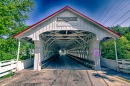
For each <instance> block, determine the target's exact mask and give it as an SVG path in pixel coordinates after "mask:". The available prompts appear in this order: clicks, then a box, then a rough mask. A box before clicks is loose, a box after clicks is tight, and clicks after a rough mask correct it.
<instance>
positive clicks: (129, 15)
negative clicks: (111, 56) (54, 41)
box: [26, 0, 130, 27]
mask: <svg viewBox="0 0 130 86" xmlns="http://www.w3.org/2000/svg"><path fill="white" fill-rule="evenodd" d="M34 2H35V6H34V9H33V11H32V12H31V13H30V14H29V16H30V19H29V20H27V21H26V25H32V24H35V23H37V22H38V21H40V20H42V19H44V18H46V17H47V16H49V15H51V14H53V13H54V12H56V11H58V10H60V9H62V8H63V7H65V6H67V5H68V6H70V7H71V8H73V9H75V10H77V11H78V12H80V13H82V14H84V15H86V16H88V17H89V18H91V19H93V20H95V21H97V22H98V23H100V24H102V25H104V26H107V27H110V26H115V25H117V24H118V25H121V26H130V0H34Z"/></svg>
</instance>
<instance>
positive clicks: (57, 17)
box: [13, 6, 120, 70]
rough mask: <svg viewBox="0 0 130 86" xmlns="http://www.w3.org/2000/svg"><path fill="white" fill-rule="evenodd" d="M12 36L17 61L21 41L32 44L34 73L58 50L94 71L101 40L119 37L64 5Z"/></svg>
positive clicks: (96, 66) (98, 58)
mask: <svg viewBox="0 0 130 86" xmlns="http://www.w3.org/2000/svg"><path fill="white" fill-rule="evenodd" d="M13 37H14V38H16V39H18V40H19V43H18V45H19V47H18V55H17V59H18V58H19V50H20V40H22V39H24V40H27V41H32V42H33V43H34V44H35V56H34V70H41V62H42V61H43V60H47V59H49V58H51V57H52V56H54V55H56V54H58V53H59V51H60V50H61V51H65V52H66V55H68V56H70V57H75V58H79V59H84V61H86V63H87V62H88V61H89V62H90V63H89V64H92V65H91V66H92V68H93V69H95V70H100V46H99V45H100V41H101V40H103V39H104V38H108V37H109V38H113V39H116V38H119V37H120V35H118V34H117V33H115V32H113V31H112V30H110V29H109V28H107V27H105V26H103V25H101V24H99V23H97V22H96V21H94V20H92V19H90V18H89V17H87V16H85V15H83V14H81V13H79V12H78V11H76V10H74V9H72V8H71V7H69V6H66V7H64V8H62V9H60V10H59V11H57V12H55V13H54V14H52V15H50V16H48V17H47V18H45V19H43V20H41V21H39V22H38V23H36V24H34V25H32V26H30V27H29V28H27V29H25V30H23V31H22V32H20V33H18V34H16V35H14V36H13ZM115 48H116V46H115ZM115 50H116V49H115ZM115 56H116V57H117V54H115Z"/></svg>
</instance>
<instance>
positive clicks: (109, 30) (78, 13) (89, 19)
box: [13, 6, 121, 38]
mask: <svg viewBox="0 0 130 86" xmlns="http://www.w3.org/2000/svg"><path fill="white" fill-rule="evenodd" d="M66 9H68V10H70V11H72V12H74V13H75V14H77V15H79V16H81V17H83V18H84V19H87V20H88V21H90V22H92V23H94V24H96V25H97V26H99V27H101V28H103V29H104V30H106V31H108V32H110V33H112V34H114V35H116V36H117V37H121V36H120V35H119V34H117V33H116V32H114V31H113V30H111V29H109V28H107V27H105V26H103V25H101V24H99V23H98V22H96V21H94V20H92V19H91V18H89V17H87V16H85V15H84V14H81V13H80V12H78V11H76V10H74V9H73V8H71V7H69V6H65V7H64V8H62V9H60V10H58V11H57V12H55V13H53V14H51V15H50V16H48V17H46V18H44V19H42V20H41V21H39V22H37V23H35V24H33V25H31V26H30V27H28V28H26V29H25V30H23V31H21V32H19V33H17V34H15V35H14V36H13V38H17V36H19V35H21V34H23V33H25V32H27V31H29V30H31V29H32V28H34V27H36V26H37V25H39V24H41V23H43V22H45V21H47V20H48V19H50V18H52V17H54V16H55V15H57V14H59V13H60V12H62V11H64V10H66Z"/></svg>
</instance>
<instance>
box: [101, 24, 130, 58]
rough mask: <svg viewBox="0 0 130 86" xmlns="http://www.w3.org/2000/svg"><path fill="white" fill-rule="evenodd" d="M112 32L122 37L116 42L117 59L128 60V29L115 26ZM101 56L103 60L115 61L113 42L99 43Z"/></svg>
mask: <svg viewBox="0 0 130 86" xmlns="http://www.w3.org/2000/svg"><path fill="white" fill-rule="evenodd" d="M111 29H112V30H114V31H116V32H117V33H119V34H121V35H122V37H121V38H119V39H117V40H116V43H117V54H118V58H119V59H130V27H121V26H118V25H117V26H115V27H111ZM101 55H102V57H104V58H108V59H115V51H114V44H113V40H111V41H105V42H102V43H101Z"/></svg>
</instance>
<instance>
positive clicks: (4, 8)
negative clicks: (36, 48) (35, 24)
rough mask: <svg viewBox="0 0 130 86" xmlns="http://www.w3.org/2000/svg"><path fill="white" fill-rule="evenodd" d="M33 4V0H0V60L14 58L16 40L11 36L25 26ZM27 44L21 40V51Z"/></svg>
mask: <svg viewBox="0 0 130 86" xmlns="http://www.w3.org/2000/svg"><path fill="white" fill-rule="evenodd" d="M33 6H34V1H33V0H0V60H7V59H8V60H9V59H14V58H16V52H17V47H18V46H17V40H16V39H13V38H12V36H13V35H14V34H16V33H17V32H20V31H21V30H23V29H25V28H26V27H27V26H25V21H26V20H27V19H29V13H30V12H31V11H32V9H33ZM3 36H5V37H6V38H4V37H3ZM27 45H28V44H27V43H25V42H21V51H24V50H25V49H26V47H27ZM20 56H22V55H20Z"/></svg>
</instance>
